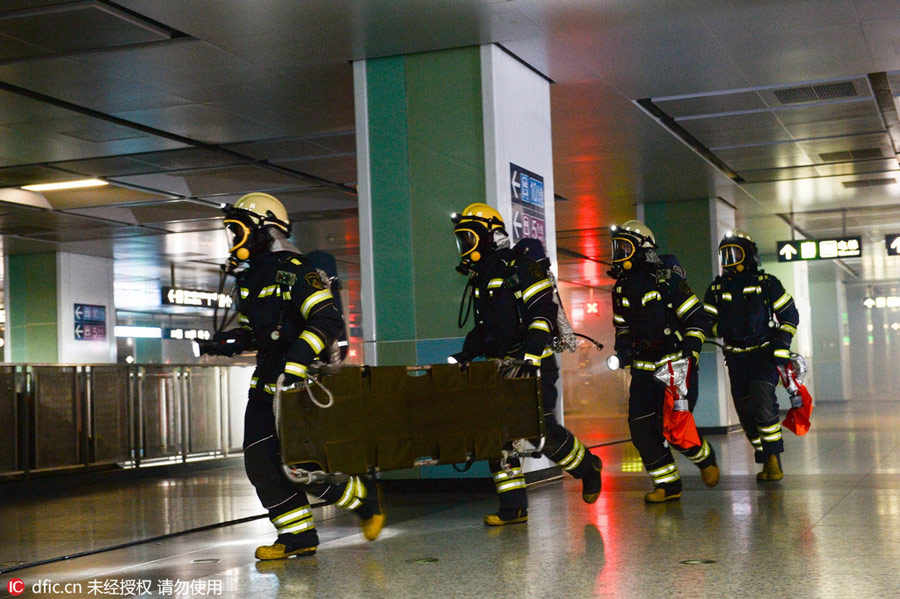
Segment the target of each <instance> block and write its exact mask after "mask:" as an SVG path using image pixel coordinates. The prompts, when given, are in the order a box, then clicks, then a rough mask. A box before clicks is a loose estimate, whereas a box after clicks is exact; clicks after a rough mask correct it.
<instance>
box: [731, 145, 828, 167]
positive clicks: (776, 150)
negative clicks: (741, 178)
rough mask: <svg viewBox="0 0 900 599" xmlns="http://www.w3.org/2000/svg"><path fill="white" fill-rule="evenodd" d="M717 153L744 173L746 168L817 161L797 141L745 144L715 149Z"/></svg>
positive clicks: (787, 165) (784, 165)
mask: <svg viewBox="0 0 900 599" xmlns="http://www.w3.org/2000/svg"><path fill="white" fill-rule="evenodd" d="M715 155H716V157H718V158H719V159H721V160H722V161H723V162H724V163H725V164H727V165H728V166H729V167H731V168H732V169H734V170H736V171H738V173H741V174H743V172H744V171H745V170H759V169H771V168H784V167H789V166H803V165H810V164H814V163H815V162H816V160H815V158H814V157H811V156H809V154H807V153H806V152H804V151H803V148H801V147H800V146H799V145H798V144H795V143H778V144H768V145H760V146H743V147H739V148H731V149H726V150H715Z"/></svg>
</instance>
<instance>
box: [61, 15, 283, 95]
mask: <svg viewBox="0 0 900 599" xmlns="http://www.w3.org/2000/svg"><path fill="white" fill-rule="evenodd" d="M168 24H170V25H171V23H168ZM78 61H79V62H80V63H81V64H83V65H84V66H86V67H87V68H89V69H90V70H91V71H93V72H95V73H98V74H100V75H103V76H114V77H122V78H126V79H128V80H130V81H137V82H140V83H143V84H145V85H149V86H152V87H154V88H155V89H158V90H161V91H163V92H165V93H168V94H171V95H173V96H178V97H180V98H185V99H186V100H188V101H189V102H191V103H197V104H199V103H206V102H215V101H217V100H220V99H221V98H222V97H223V96H228V95H230V94H229V90H230V89H238V90H240V89H246V88H247V87H248V86H250V87H252V86H253V85H254V82H255V81H257V80H265V79H267V78H268V77H269V76H270V75H269V73H267V72H266V71H265V70H262V69H259V67H257V66H256V65H253V64H251V63H249V62H247V61H246V60H244V59H243V58H241V57H240V56H237V55H236V54H233V53H230V52H226V51H224V50H221V49H219V48H217V47H215V46H213V45H212V44H210V43H207V42H205V41H202V40H186V41H180V42H177V43H167V44H157V45H153V46H143V47H139V48H127V49H121V50H118V51H114V52H104V53H100V54H91V55H85V56H81V57H79V58H78ZM200 74H202V75H201V76H198V75H200Z"/></svg>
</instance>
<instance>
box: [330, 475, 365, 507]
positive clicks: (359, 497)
mask: <svg viewBox="0 0 900 599" xmlns="http://www.w3.org/2000/svg"><path fill="white" fill-rule="evenodd" d="M366 495H367V491H366V486H365V485H364V484H363V482H362V479H361V478H359V477H358V476H351V477H350V480H349V481H347V487H346V488H345V489H344V494H343V495H341V498H340V499H338V500H337V502H336V503H335V505H338V506H340V507H344V508H347V509H348V510H355V509H356V508H358V507H359V506H361V505H362V503H363V500H364V499H365V498H366Z"/></svg>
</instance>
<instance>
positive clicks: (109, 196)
mask: <svg viewBox="0 0 900 599" xmlns="http://www.w3.org/2000/svg"><path fill="white" fill-rule="evenodd" d="M41 193H42V195H43V196H44V197H45V198H47V201H48V202H50V205H51V206H53V208H55V209H56V210H65V209H68V208H88V207H90V206H109V205H112V204H128V203H132V202H150V201H155V200H159V199H160V196H159V195H158V194H153V193H146V192H143V191H138V190H135V189H128V188H125V187H118V186H116V185H105V186H103V187H86V188H84V189H66V190H60V191H44V192H41Z"/></svg>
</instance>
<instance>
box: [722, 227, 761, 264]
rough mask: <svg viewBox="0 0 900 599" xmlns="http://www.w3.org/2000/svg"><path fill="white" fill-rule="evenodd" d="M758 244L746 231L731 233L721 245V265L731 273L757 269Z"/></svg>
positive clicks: (723, 239)
mask: <svg viewBox="0 0 900 599" xmlns="http://www.w3.org/2000/svg"><path fill="white" fill-rule="evenodd" d="M756 252H757V248H756V242H755V241H753V238H752V237H751V236H750V234H749V233H747V232H746V231H740V230H737V229H736V230H734V231H729V232H728V233H726V234H725V237H723V238H722V241H721V242H720V243H719V264H721V266H722V269H723V270H725V271H730V272H743V271H744V270H745V269H752V268H755V267H756Z"/></svg>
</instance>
